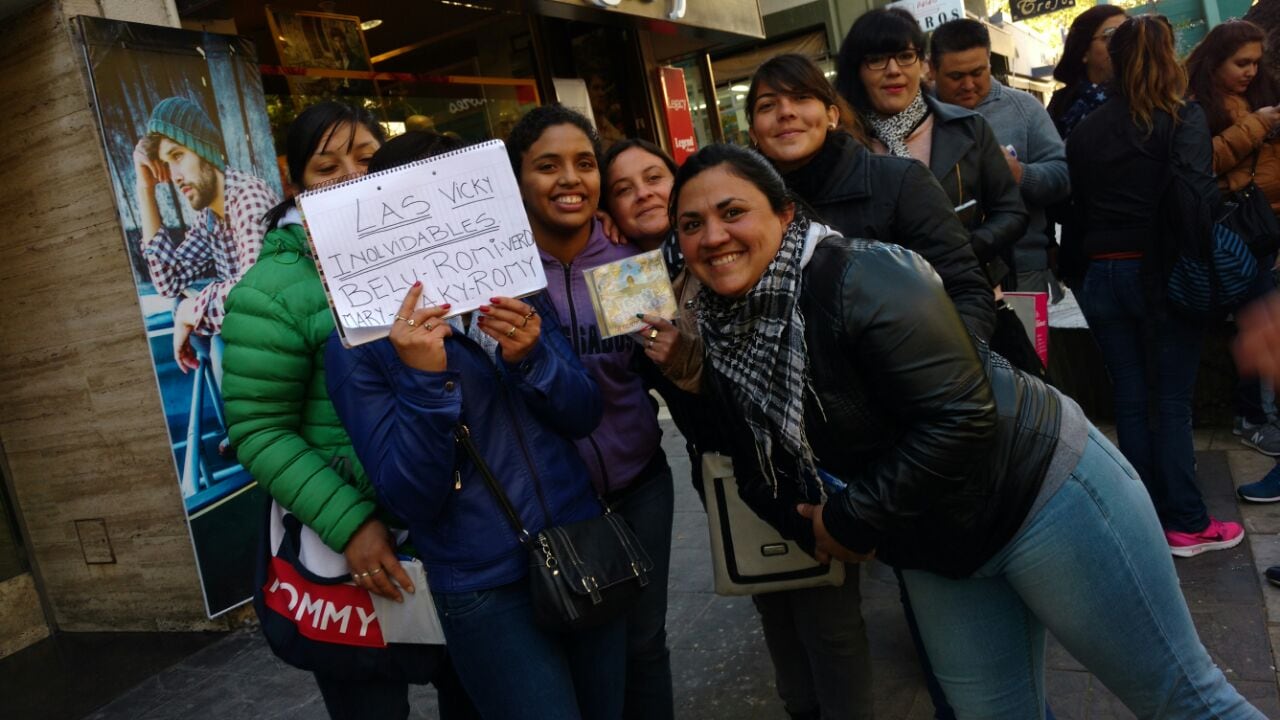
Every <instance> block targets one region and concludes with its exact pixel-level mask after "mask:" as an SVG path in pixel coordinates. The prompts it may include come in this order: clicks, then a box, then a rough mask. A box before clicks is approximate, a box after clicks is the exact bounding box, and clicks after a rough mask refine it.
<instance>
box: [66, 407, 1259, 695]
mask: <svg viewBox="0 0 1280 720" xmlns="http://www.w3.org/2000/svg"><path fill="white" fill-rule="evenodd" d="M664 426H665V427H667V429H668V437H667V441H666V447H667V451H668V454H669V456H670V457H671V460H672V464H673V466H675V470H676V477H677V478H687V477H688V475H687V468H688V458H687V456H686V455H685V452H684V449H683V443H682V442H681V441H680V440H679V439H678V436H676V435H675V434H674V430H673V429H672V428H671V427H670V423H669V422H668V423H664ZM1197 448H1198V449H1199V450H1201V451H1202V452H1201V453H1200V454H1199V456H1198V458H1199V470H1200V473H1199V474H1200V477H1201V482H1202V485H1203V487H1204V491H1205V495H1206V498H1207V500H1208V503H1209V506H1210V510H1211V511H1212V512H1213V513H1214V514H1215V515H1217V516H1218V517H1221V518H1224V519H1239V518H1240V517H1241V516H1242V515H1243V518H1244V522H1245V524H1246V526H1247V527H1248V530H1249V532H1250V536H1249V542H1248V543H1247V544H1244V545H1241V546H1240V547H1238V548H1236V549H1234V550H1232V551H1228V552H1218V553H1210V554H1208V555H1205V556H1201V557H1199V558H1194V559H1191V560H1179V561H1178V563H1177V566H1178V571H1179V574H1180V576H1181V579H1182V584H1183V589H1184V592H1185V594H1186V596H1187V599H1188V603H1189V605H1190V607H1191V610H1192V613H1193V616H1194V617H1195V620H1196V624H1197V626H1198V627H1199V629H1200V633H1201V637H1202V638H1203V640H1204V642H1205V643H1206V645H1207V646H1208V647H1209V648H1210V650H1211V652H1212V653H1213V655H1214V657H1215V659H1216V660H1217V662H1218V663H1219V665H1220V666H1221V667H1222V668H1223V669H1224V670H1225V671H1226V672H1227V674H1228V677H1229V678H1230V679H1231V680H1232V682H1233V683H1234V684H1235V685H1236V686H1237V687H1238V688H1240V689H1241V691H1242V692H1244V693H1245V694H1246V695H1247V696H1248V697H1249V698H1250V699H1252V700H1253V701H1254V702H1255V703H1256V704H1257V705H1258V707H1259V708H1260V709H1261V710H1262V711H1263V712H1264V713H1266V714H1267V715H1268V716H1270V717H1276V718H1280V696H1278V694H1277V674H1276V666H1275V662H1274V661H1273V650H1272V648H1273V645H1274V644H1275V643H1276V642H1277V641H1280V590H1277V589H1274V588H1264V587H1260V585H1259V582H1258V577H1259V575H1258V573H1259V572H1260V571H1261V569H1262V568H1263V567H1265V566H1266V565H1268V564H1280V504H1277V505H1274V506H1249V507H1243V508H1242V507H1239V506H1238V504H1237V503H1236V501H1235V499H1234V496H1233V494H1232V490H1233V488H1232V485H1231V478H1232V477H1234V478H1235V483H1236V484H1241V483H1244V482H1249V481H1252V480H1254V479H1257V478H1258V477H1260V476H1261V475H1262V474H1263V473H1264V472H1266V471H1267V470H1268V469H1269V468H1270V465H1271V462H1272V461H1271V460H1270V459H1268V458H1265V457H1263V456H1261V455H1258V454H1257V453H1255V452H1252V451H1250V450H1247V449H1244V448H1243V446H1241V445H1240V444H1239V443H1238V442H1237V441H1236V440H1235V438H1233V437H1232V436H1231V434H1230V431H1229V430H1215V431H1198V432H1197ZM676 487H677V495H676V507H677V511H676V520H675V531H674V538H673V549H672V567H671V590H670V610H669V612H668V620H667V628H668V633H669V643H670V646H671V652H672V667H673V671H674V676H675V693H676V708H677V715H678V716H679V717H681V718H733V719H735V720H737V719H739V718H741V719H744V720H745V719H753V718H785V713H784V712H783V710H782V706H781V703H780V702H779V701H778V700H777V698H776V696H775V694H774V690H773V681H772V668H771V666H770V663H769V659H768V655H767V653H766V651H765V647H764V640H763V638H762V636H761V632H760V624H759V622H758V620H757V618H756V615H755V610H754V608H753V607H752V605H751V601H750V600H749V599H746V598H721V597H717V596H716V595H714V594H713V593H712V592H711V579H710V570H709V563H708V557H709V555H708V553H709V550H708V539H707V531H706V521H705V518H704V515H703V513H702V510H701V507H700V505H699V504H698V500H697V497H696V495H694V493H693V491H692V489H691V488H690V486H689V483H688V482H687V481H685V480H683V479H681V480H677V483H676ZM863 573H864V575H863V586H862V587H863V593H864V600H863V614H864V615H865V617H866V621H867V626H868V629H869V633H870V635H871V649H872V657H873V659H874V660H875V672H876V680H875V688H876V698H875V702H876V716H877V718H880V719H881V720H899V719H911V720H924V719H926V718H929V717H931V707H930V704H929V700H928V696H927V695H926V694H925V692H924V689H923V686H922V684H921V681H920V678H919V673H918V670H917V669H916V664H915V659H914V655H913V653H912V651H911V644H910V641H909V639H908V636H907V631H906V626H905V623H904V621H903V619H902V612H901V610H900V608H899V605H898V600H897V586H896V584H895V582H894V579H893V574H892V573H891V572H890V571H889V570H888V568H886V567H885V566H883V565H880V564H878V563H874V564H871V565H869V566H868V567H865V568H864V569H863ZM1048 666H1049V672H1048V679H1047V684H1048V689H1049V700H1050V704H1051V705H1052V707H1053V709H1054V712H1055V713H1056V714H1057V716H1058V717H1059V718H1062V719H1063V720H1078V719H1084V718H1089V719H1091V720H1102V719H1106V718H1129V717H1132V715H1130V714H1129V713H1128V712H1127V711H1126V710H1125V709H1124V708H1123V707H1121V706H1120V704H1119V703H1118V702H1117V701H1116V700H1115V698H1114V697H1113V696H1112V695H1111V694H1110V693H1109V692H1107V691H1106V690H1105V689H1104V688H1102V687H1101V686H1100V685H1099V683H1098V682H1097V681H1096V680H1095V679H1094V678H1093V677H1092V676H1091V675H1089V674H1088V673H1087V672H1085V671H1084V670H1083V669H1082V668H1081V667H1080V665H1079V664H1078V663H1076V662H1075V661H1074V660H1073V659H1072V658H1071V657H1070V656H1069V655H1068V654H1067V653H1066V652H1065V651H1064V650H1062V648H1061V647H1059V646H1057V645H1056V644H1055V645H1051V646H1050V651H1049V659H1048ZM413 706H414V707H413V717H415V718H427V717H434V715H435V713H434V710H435V706H434V698H433V696H432V693H431V691H430V690H429V689H425V688H420V689H415V690H414V693H413ZM89 717H91V718H94V719H95V720H124V719H128V720H138V719H144V718H145V719H149V720H150V719H161V718H172V719H177V718H188V717H211V718H214V717H216V718H228V719H230V718H246V719H247V718H253V719H255V720H256V719H259V718H300V719H301V718H323V717H324V712H323V706H322V705H321V703H320V699H319V695H318V692H317V691H316V689H315V685H314V683H313V682H312V680H311V678H310V677H309V676H308V674H306V673H303V672H300V671H297V670H294V669H292V668H290V667H287V666H285V665H283V664H282V663H280V662H279V661H277V660H276V659H275V658H274V657H273V656H272V655H271V653H270V651H269V650H267V648H266V647H265V645H264V644H263V643H262V641H261V640H260V638H259V636H258V635H257V634H255V633H254V632H252V631H240V632H236V633H233V634H231V635H229V636H228V637H226V638H225V639H222V640H220V641H218V642H217V643H215V644H214V645H212V646H210V647H207V648H205V649H204V650H201V651H200V652H198V653H196V654H195V655H192V656H191V657H189V658H188V659H186V660H185V661H183V662H181V663H179V664H178V665H176V666H174V667H172V668H170V669H168V670H166V671H164V672H161V673H159V674H157V675H155V676H153V677H151V678H149V679H148V680H146V681H145V682H143V683H142V684H141V685H139V686H138V687H136V688H134V689H133V690H131V691H129V692H128V693H126V694H124V695H123V696H121V697H119V698H118V699H117V700H115V701H114V702H112V703H110V704H108V705H106V706H105V707H103V708H101V709H100V710H98V711H97V712H95V713H93V714H92V715H90V716H89Z"/></svg>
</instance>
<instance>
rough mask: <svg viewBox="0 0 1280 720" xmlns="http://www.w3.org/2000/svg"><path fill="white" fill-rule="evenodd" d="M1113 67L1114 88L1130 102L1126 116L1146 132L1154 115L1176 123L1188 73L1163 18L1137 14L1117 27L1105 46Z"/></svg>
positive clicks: (1151, 125) (1150, 128)
mask: <svg viewBox="0 0 1280 720" xmlns="http://www.w3.org/2000/svg"><path fill="white" fill-rule="evenodd" d="M1107 51H1108V53H1110V55H1111V66H1112V67H1113V68H1115V71H1116V76H1115V81H1114V83H1113V84H1114V85H1115V89H1116V92H1117V93H1119V95H1120V96H1121V97H1123V98H1124V99H1125V100H1127V101H1128V103H1129V117H1130V118H1131V119H1132V120H1133V123H1134V124H1135V125H1137V126H1138V127H1139V128H1142V129H1143V130H1145V131H1147V132H1151V130H1152V129H1153V128H1154V127H1155V122H1154V119H1153V118H1154V115H1155V113H1157V112H1165V113H1168V114H1169V115H1170V116H1171V117H1172V118H1173V121H1174V122H1175V123H1177V122H1178V110H1179V109H1181V108H1182V105H1183V103H1184V100H1183V97H1184V96H1185V95H1186V92H1187V73H1186V71H1185V70H1183V68H1182V65H1181V64H1180V63H1179V62H1178V56H1177V55H1176V54H1175V53H1174V49H1173V26H1171V25H1170V24H1169V20H1168V19H1167V18H1165V17H1164V16H1163V15H1137V16H1134V17H1131V18H1129V19H1128V20H1125V21H1124V23H1123V24H1121V25H1120V27H1118V28H1116V34H1115V35H1112V36H1111V42H1110V43H1108V45H1107Z"/></svg>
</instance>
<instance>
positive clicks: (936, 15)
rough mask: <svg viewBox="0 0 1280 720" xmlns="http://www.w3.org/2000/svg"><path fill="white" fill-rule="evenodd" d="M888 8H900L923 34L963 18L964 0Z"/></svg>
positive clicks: (915, 0) (913, 1)
mask: <svg viewBox="0 0 1280 720" xmlns="http://www.w3.org/2000/svg"><path fill="white" fill-rule="evenodd" d="M1013 1H1014V2H1015V3H1016V2H1018V0H1013ZM1033 1H1035V0H1033ZM1049 1H1052V0H1049ZM888 7H898V8H902V9H903V10H906V11H907V12H909V13H911V16H912V17H914V18H915V19H916V22H918V23H920V27H922V28H924V31H925V32H933V31H934V30H937V29H938V26H939V25H941V24H942V23H944V22H949V21H951V20H959V19H961V18H963V17H964V0H900V1H899V2H895V3H889V5H888Z"/></svg>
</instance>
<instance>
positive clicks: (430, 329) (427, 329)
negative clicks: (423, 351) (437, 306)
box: [422, 323, 436, 332]
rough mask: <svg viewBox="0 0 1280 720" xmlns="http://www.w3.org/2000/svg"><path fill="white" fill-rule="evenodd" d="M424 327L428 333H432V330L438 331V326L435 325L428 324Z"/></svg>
mask: <svg viewBox="0 0 1280 720" xmlns="http://www.w3.org/2000/svg"><path fill="white" fill-rule="evenodd" d="M422 327H423V329H424V330H426V331H427V332H431V331H432V330H435V329H436V325H435V323H427V324H426V325H423V326H422Z"/></svg>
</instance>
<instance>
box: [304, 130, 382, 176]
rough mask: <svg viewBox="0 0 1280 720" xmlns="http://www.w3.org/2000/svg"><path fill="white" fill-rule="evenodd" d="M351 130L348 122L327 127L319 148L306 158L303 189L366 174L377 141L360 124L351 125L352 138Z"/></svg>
mask: <svg viewBox="0 0 1280 720" xmlns="http://www.w3.org/2000/svg"><path fill="white" fill-rule="evenodd" d="M352 131H353V126H352V124H351V123H344V124H341V125H337V124H335V125H332V126H330V127H329V129H328V130H327V131H326V132H325V135H324V138H323V139H321V141H320V146H319V147H318V148H316V151H315V152H314V153H312V155H311V157H309V158H307V167H306V168H305V169H304V170H303V171H302V186H303V187H304V188H310V187H315V186H316V185H318V184H320V183H323V182H328V181H330V180H337V179H340V178H344V177H348V176H351V175H364V174H365V173H366V172H368V171H369V160H370V158H372V157H373V154H374V153H375V152H377V151H378V148H379V147H380V145H379V143H378V139H377V138H375V137H374V136H373V133H371V132H369V128H366V127H365V126H364V125H359V124H357V125H355V126H354V133H355V134H354V135H353V134H352Z"/></svg>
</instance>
